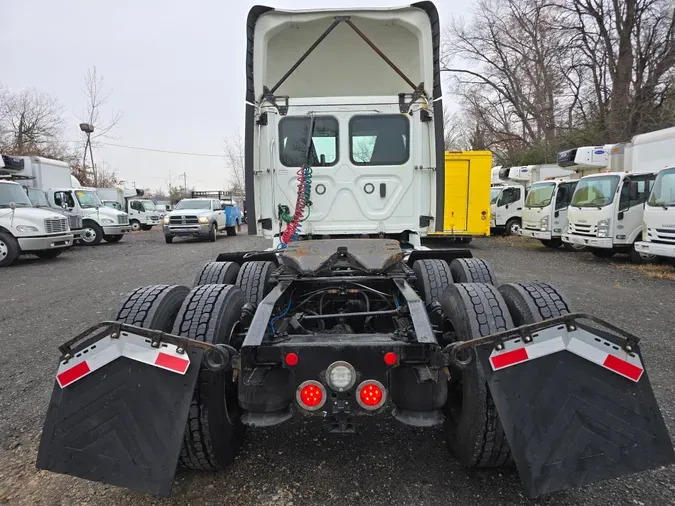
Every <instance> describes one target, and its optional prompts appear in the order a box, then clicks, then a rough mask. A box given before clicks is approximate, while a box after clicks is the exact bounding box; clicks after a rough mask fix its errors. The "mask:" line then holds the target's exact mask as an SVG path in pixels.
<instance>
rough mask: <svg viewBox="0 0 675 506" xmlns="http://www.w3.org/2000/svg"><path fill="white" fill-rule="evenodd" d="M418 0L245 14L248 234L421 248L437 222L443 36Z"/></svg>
mask: <svg viewBox="0 0 675 506" xmlns="http://www.w3.org/2000/svg"><path fill="white" fill-rule="evenodd" d="M418 5H421V6H422V7H417V6H409V7H401V8H392V9H377V8H373V9H358V10H333V9H331V10H323V11H292V12H291V11H282V10H274V9H267V10H263V9H255V8H254V9H253V10H252V11H251V13H250V14H249V23H248V26H249V27H250V28H249V53H248V54H249V59H248V61H247V117H246V152H247V156H246V167H245V173H246V194H247V195H249V196H250V198H248V199H247V200H246V205H247V213H246V214H247V217H248V218H249V221H248V223H249V234H257V235H262V236H264V237H268V238H270V239H273V241H274V247H284V246H285V244H286V243H288V242H289V241H290V240H296V239H300V238H302V237H312V236H314V237H317V236H321V237H325V236H341V237H345V236H352V237H354V236H356V237H359V236H364V235H366V236H387V237H394V238H396V239H399V240H401V241H402V242H403V243H404V244H408V245H411V246H413V247H418V246H419V245H420V244H421V243H420V238H421V237H423V236H425V235H426V234H427V231H429V230H433V229H434V228H435V229H436V230H443V228H442V227H443V223H442V220H443V201H444V200H443V195H442V194H440V193H439V194H437V192H441V193H442V192H443V191H444V184H443V181H444V167H443V161H444V154H443V153H444V151H443V150H444V148H443V142H442V139H443V137H442V131H443V126H442V124H443V121H442V101H441V87H440V74H439V72H438V58H437V56H438V54H439V46H440V34H439V33H438V31H437V30H436V29H435V28H434V27H433V26H432V18H434V19H437V18H436V17H435V16H437V12H436V10H435V8H434V7H433V5H432V4H431V3H428V5H427V3H423V4H418ZM373 46H376V47H377V49H375V48H374V47H373ZM307 48H311V49H310V50H309V51H307ZM378 51H380V52H381V53H383V54H384V55H386V57H384V58H383V57H382V56H381V54H378ZM394 67H395V68H394ZM248 153H250V154H251V155H252V156H248ZM303 167H304V168H303ZM299 186H300V190H299V188H298V187H299ZM299 195H300V196H299ZM439 207H440V209H439Z"/></svg>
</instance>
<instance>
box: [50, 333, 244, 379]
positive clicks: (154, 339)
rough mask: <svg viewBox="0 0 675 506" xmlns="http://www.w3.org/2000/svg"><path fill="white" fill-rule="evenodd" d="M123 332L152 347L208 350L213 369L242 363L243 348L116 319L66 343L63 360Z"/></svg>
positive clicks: (206, 357)
mask: <svg viewBox="0 0 675 506" xmlns="http://www.w3.org/2000/svg"><path fill="white" fill-rule="evenodd" d="M123 332H124V333H128V334H132V335H134V336H139V337H143V338H146V339H149V340H150V346H151V347H152V348H160V347H161V346H162V343H168V344H172V345H174V346H175V347H176V349H177V350H178V352H179V353H182V352H183V351H185V350H187V349H188V348H199V349H200V350H202V352H203V353H204V355H203V364H204V365H205V366H206V367H207V368H208V369H209V370H211V371H221V370H224V369H230V368H237V367H238V359H239V352H238V351H237V350H236V349H235V348H233V347H232V346H229V345H227V344H216V345H214V344H209V343H205V342H203V341H195V340H194V339H188V338H187V337H182V336H176V335H173V334H169V333H167V332H162V331H160V330H152V329H146V328H143V327H138V326H136V325H129V324H127V323H122V322H116V321H104V322H101V323H98V324H96V325H94V326H92V327H89V328H88V329H87V330H85V331H84V332H82V333H80V334H78V335H77V336H75V337H74V338H72V339H70V340H69V341H66V342H65V343H63V344H62V345H61V346H59V352H60V353H61V360H62V361H66V362H67V361H68V360H70V359H72V358H73V357H75V355H76V354H77V353H78V352H79V351H80V350H82V349H83V348H85V347H86V346H89V345H91V344H94V343H96V342H97V341H100V340H101V339H103V338H105V337H110V338H112V339H117V338H119V336H121V335H122V333H123Z"/></svg>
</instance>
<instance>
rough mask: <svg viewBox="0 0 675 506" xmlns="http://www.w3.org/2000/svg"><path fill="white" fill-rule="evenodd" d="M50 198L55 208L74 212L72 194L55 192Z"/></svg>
mask: <svg viewBox="0 0 675 506" xmlns="http://www.w3.org/2000/svg"><path fill="white" fill-rule="evenodd" d="M51 197H52V199H53V202H54V205H55V206H56V207H59V208H61V209H67V210H68V211H76V209H75V199H73V194H72V192H69V191H56V192H54V193H53V194H52V195H51Z"/></svg>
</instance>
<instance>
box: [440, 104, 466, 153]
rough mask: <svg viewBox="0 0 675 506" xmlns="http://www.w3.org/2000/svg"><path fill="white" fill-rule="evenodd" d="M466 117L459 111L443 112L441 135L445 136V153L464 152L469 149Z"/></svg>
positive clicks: (445, 109) (446, 110) (445, 110)
mask: <svg viewBox="0 0 675 506" xmlns="http://www.w3.org/2000/svg"><path fill="white" fill-rule="evenodd" d="M465 116H466V115H465V114H462V112H461V111H453V112H450V111H448V109H447V107H446V108H444V111H443V133H444V135H445V139H444V140H445V150H446V151H464V150H466V149H468V148H469V144H470V142H469V138H468V137H469V135H468V129H470V126H469V125H468V124H467V120H466V117H465Z"/></svg>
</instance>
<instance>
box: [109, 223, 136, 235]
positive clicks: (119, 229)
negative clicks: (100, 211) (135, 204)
mask: <svg viewBox="0 0 675 506" xmlns="http://www.w3.org/2000/svg"><path fill="white" fill-rule="evenodd" d="M127 232H131V227H130V226H129V225H111V226H109V227H103V233H104V234H105V235H122V234H125V233H127Z"/></svg>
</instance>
